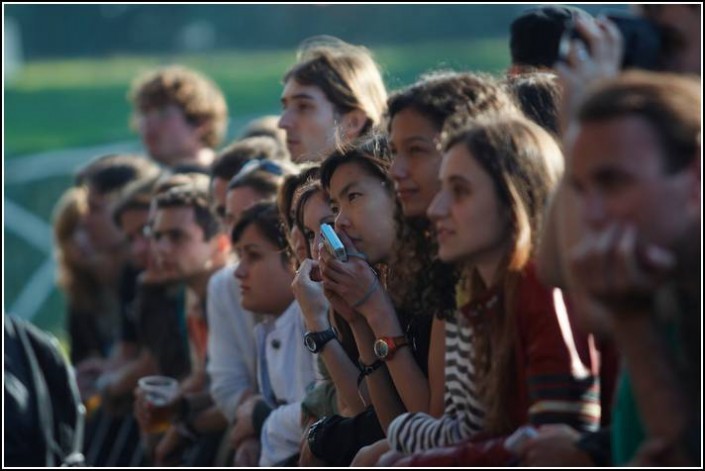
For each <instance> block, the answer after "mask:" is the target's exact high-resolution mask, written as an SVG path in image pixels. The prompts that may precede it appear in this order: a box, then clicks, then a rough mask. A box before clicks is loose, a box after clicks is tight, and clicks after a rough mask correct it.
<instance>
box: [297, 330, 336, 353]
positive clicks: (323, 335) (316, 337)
mask: <svg viewBox="0 0 705 471" xmlns="http://www.w3.org/2000/svg"><path fill="white" fill-rule="evenodd" d="M336 337H337V335H336V333H335V329H333V328H332V327H330V328H328V329H326V330H323V331H321V332H306V333H305V334H304V345H306V348H308V349H309V351H310V352H311V353H318V352H320V351H321V350H323V347H324V346H325V345H326V344H327V343H328V342H330V341H331V340H333V339H334V338H336Z"/></svg>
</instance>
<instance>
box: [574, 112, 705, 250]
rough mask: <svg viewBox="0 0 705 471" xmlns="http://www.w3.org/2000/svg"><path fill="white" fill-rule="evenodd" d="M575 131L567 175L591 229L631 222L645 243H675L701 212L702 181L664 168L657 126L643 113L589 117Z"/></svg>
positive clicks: (597, 229)
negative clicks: (696, 188) (699, 189)
mask: <svg viewBox="0 0 705 471" xmlns="http://www.w3.org/2000/svg"><path fill="white" fill-rule="evenodd" d="M574 131H575V132H576V134H573V136H571V137H569V142H568V149H569V152H570V153H571V159H570V160H569V166H568V172H567V177H568V181H569V183H570V184H571V187H572V188H573V189H574V190H575V191H576V193H577V196H578V200H579V203H580V204H579V208H578V210H579V211H580V212H581V215H582V219H583V221H584V223H585V224H586V226H587V227H588V228H589V229H591V230H594V231H600V230H603V229H605V228H606V227H608V226H609V225H611V224H613V223H622V224H624V223H628V224H632V225H634V226H635V227H636V229H637V230H638V232H639V234H640V236H641V237H643V238H644V239H645V241H646V242H649V243H653V244H657V245H660V246H663V247H671V246H672V244H673V243H674V242H675V241H676V240H677V239H678V237H680V236H681V235H682V234H683V232H684V231H685V230H686V229H687V227H688V225H689V224H690V223H692V221H693V218H694V217H699V212H700V210H699V205H698V204H696V202H695V200H696V199H698V198H693V195H694V187H693V185H698V186H699V182H697V181H695V179H694V178H693V172H690V171H687V170H683V171H679V172H675V173H670V172H667V171H666V170H665V168H664V162H665V157H664V151H663V149H662V147H661V144H660V141H659V139H658V136H657V134H656V129H655V128H654V127H653V126H652V125H651V124H650V123H649V122H648V121H646V120H645V119H644V118H641V117H637V116H625V117H617V118H612V119H608V120H604V121H594V122H587V123H583V124H581V125H580V127H579V128H578V129H576V130H574ZM696 215H697V216H696Z"/></svg>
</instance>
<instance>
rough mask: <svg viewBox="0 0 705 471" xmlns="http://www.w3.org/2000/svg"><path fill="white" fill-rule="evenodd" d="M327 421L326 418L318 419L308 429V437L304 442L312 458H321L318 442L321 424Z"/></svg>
mask: <svg viewBox="0 0 705 471" xmlns="http://www.w3.org/2000/svg"><path fill="white" fill-rule="evenodd" d="M326 419H328V417H323V418H321V419H319V420H318V421H316V422H314V423H313V424H312V425H311V426H310V427H309V428H308V435H307V436H306V442H307V443H308V449H309V450H310V451H311V453H312V454H313V456H315V457H316V458H321V456H320V450H319V449H318V447H319V446H320V442H319V438H320V437H319V435H320V433H321V430H322V429H323V427H322V425H323V423H324V422H325V421H326Z"/></svg>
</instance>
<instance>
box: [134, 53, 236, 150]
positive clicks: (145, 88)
mask: <svg viewBox="0 0 705 471" xmlns="http://www.w3.org/2000/svg"><path fill="white" fill-rule="evenodd" d="M128 99H129V100H130V102H131V103H132V106H133V107H134V109H135V111H140V112H144V111H147V110H149V109H152V108H163V107H165V106H168V105H176V106H178V107H179V108H180V109H181V111H183V113H184V116H185V117H186V120H187V121H188V122H189V123H190V124H191V125H193V126H204V127H205V132H204V133H203V135H202V136H201V142H202V143H203V145H204V146H206V147H210V148H215V147H217V146H218V145H219V144H220V143H221V142H222V140H223V137H224V136H225V130H226V126H227V120H228V105H227V103H226V102H225V97H224V96H223V92H222V91H221V90H220V88H219V87H218V86H217V85H216V84H215V83H214V82H213V81H212V80H210V79H209V78H207V77H205V76H204V75H202V74H200V73H198V72H196V71H195V70H191V69H188V68H186V67H183V66H180V65H172V66H168V67H164V68H161V69H157V70H153V71H150V72H148V73H146V74H144V75H141V76H139V77H137V78H136V79H135V81H134V82H133V83H132V87H131V89H130V92H129V94H128Z"/></svg>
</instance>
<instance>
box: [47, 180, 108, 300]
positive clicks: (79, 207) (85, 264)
mask: <svg viewBox="0 0 705 471" xmlns="http://www.w3.org/2000/svg"><path fill="white" fill-rule="evenodd" d="M87 212H88V200H87V193H86V190H85V188H84V187H73V188H69V189H68V190H66V191H65V192H64V194H63V195H62V196H61V198H60V199H59V201H58V203H57V204H56V206H55V207H54V212H53V215H52V220H53V229H54V256H55V258H56V262H57V284H58V285H59V287H60V288H61V289H62V290H63V291H64V293H65V294H66V297H67V299H68V303H69V306H70V307H71V308H72V309H76V310H80V311H95V310H97V309H98V306H99V304H100V301H99V300H98V298H99V293H100V292H101V286H100V281H99V279H98V277H97V276H96V274H95V273H94V272H92V271H91V270H90V268H89V263H90V262H89V261H88V260H85V259H81V258H80V257H77V256H76V254H75V253H74V252H75V251H76V250H78V249H77V247H76V234H77V233H78V231H79V230H80V226H81V220H82V219H83V218H84V217H85V215H86V213H87Z"/></svg>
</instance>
